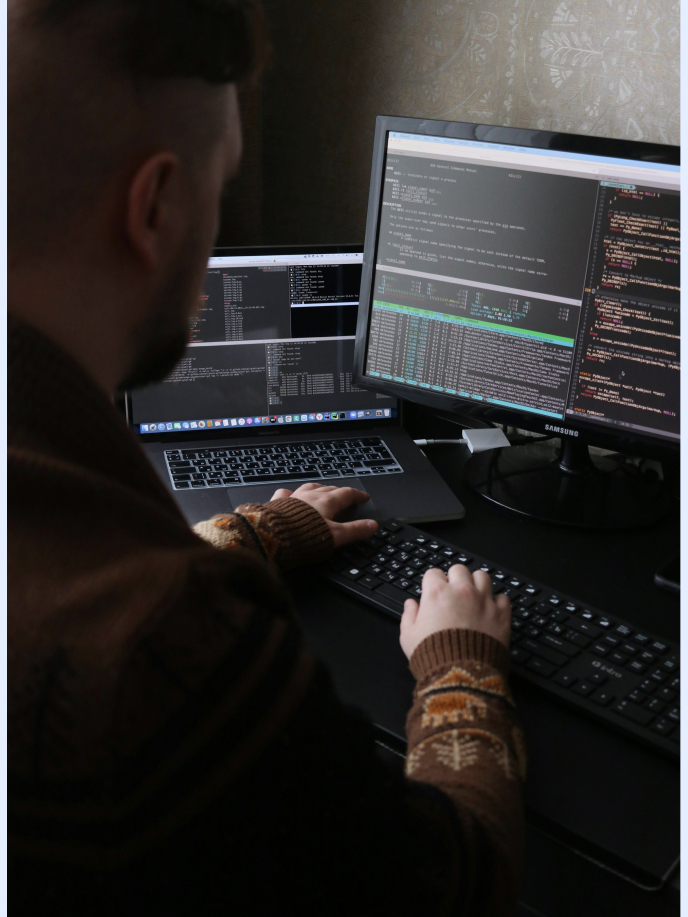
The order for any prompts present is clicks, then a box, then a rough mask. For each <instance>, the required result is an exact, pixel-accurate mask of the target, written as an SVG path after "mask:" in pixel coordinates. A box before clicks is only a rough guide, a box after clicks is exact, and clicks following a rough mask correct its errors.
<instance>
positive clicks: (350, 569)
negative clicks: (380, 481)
mask: <svg viewBox="0 0 688 917" xmlns="http://www.w3.org/2000/svg"><path fill="white" fill-rule="evenodd" d="M457 563H461V564H465V565H466V566H467V567H468V569H469V570H471V571H473V570H479V569H480V570H484V571H485V572H486V573H488V574H489V575H490V578H491V579H492V584H493V590H494V592H495V594H497V593H500V592H501V593H504V594H505V595H507V596H508V597H509V599H510V600H511V606H512V623H511V628H512V632H511V670H512V673H513V674H514V675H516V676H518V677H520V678H524V679H526V680H527V681H529V682H532V683H533V684H535V685H537V686H538V687H540V688H542V689H543V690H544V691H546V692H548V693H549V694H551V695H554V696H556V697H558V698H560V699H561V700H563V701H566V702H567V703H569V704H573V705H574V706H575V707H577V708H579V709H581V710H583V711H585V713H587V714H589V715H590V716H592V717H594V718H595V719H597V720H601V721H603V722H604V723H606V724H608V725H609V726H611V727H614V728H615V729H619V730H621V731H623V732H625V733H627V734H629V735H632V736H633V737H635V738H636V739H639V740H641V741H642V742H644V743H645V744H647V745H650V746H652V747H653V748H656V749H659V750H661V751H662V752H665V753H667V754H669V755H670V756H672V757H674V758H677V757H678V755H679V732H680V726H679V722H680V712H679V702H680V697H679V694H680V691H679V648H678V646H677V645H675V644H671V643H670V642H669V641H668V640H665V639H663V638H660V637H657V636H655V635H653V634H650V633H647V632H646V631H642V630H638V629H637V628H636V627H634V626H633V625H632V624H629V623H628V622H626V621H622V620H621V619H620V618H617V617H615V616H612V615H607V614H603V613H602V612H601V611H598V610H597V609H594V608H591V607H590V606H588V605H586V604H584V603H581V602H579V601H578V600H577V599H575V598H572V597H571V596H568V595H563V594H562V593H561V592H558V591H557V592H555V591H553V590H552V589H548V588H547V587H546V586H543V585H542V584H541V583H536V582H534V581H532V580H529V579H528V578H526V577H523V576H521V575H520V574H518V573H515V572H514V571H512V570H507V569H506V568H505V567H500V566H499V565H497V564H494V563H492V562H491V561H489V560H485V559H484V558H482V557H477V556H475V555H474V554H473V553H472V552H469V551H462V550H461V549H460V548H457V547H456V545H453V544H448V543H447V542H446V541H441V540H440V539H438V538H433V537H432V536H431V535H427V534H426V533H425V532H422V531H420V529H416V528H413V526H410V525H404V524H402V523H399V522H397V521H395V520H390V521H388V522H385V523H383V525H382V526H381V527H380V530H379V532H378V533H377V534H376V535H374V536H373V537H372V538H369V539H368V540H367V541H364V542H359V543H357V544H354V545H349V546H347V547H346V548H345V549H343V550H341V551H338V552H337V553H336V554H335V555H334V558H333V559H332V561H330V562H328V564H327V565H326V566H325V567H324V572H325V575H326V576H327V578H328V579H329V580H330V581H331V582H333V583H335V584H336V585H337V586H339V587H340V588H342V589H344V590H345V591H346V592H350V593H352V594H353V595H356V596H358V597H359V598H361V599H363V601H364V602H367V603H368V604H369V605H373V606H374V607H375V608H378V609H380V610H381V611H385V612H388V613H390V614H392V615H394V616H396V617H400V616H401V613H402V611H403V606H404V601H405V600H406V599H407V598H409V597H410V598H415V599H418V598H419V596H420V593H421V585H420V584H421V580H422V578H423V574H424V573H425V571H426V570H428V569H430V568H431V567H440V568H441V569H442V570H444V571H445V572H446V571H447V570H448V569H449V567H451V566H452V565H453V564H457Z"/></svg>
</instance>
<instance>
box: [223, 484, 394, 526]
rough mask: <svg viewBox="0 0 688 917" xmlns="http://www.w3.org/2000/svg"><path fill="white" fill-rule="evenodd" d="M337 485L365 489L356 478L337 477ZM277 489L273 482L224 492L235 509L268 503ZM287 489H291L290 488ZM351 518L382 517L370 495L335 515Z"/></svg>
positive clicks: (338, 519) (346, 519)
mask: <svg viewBox="0 0 688 917" xmlns="http://www.w3.org/2000/svg"><path fill="white" fill-rule="evenodd" d="M285 484H286V485H287V487H288V486H289V482H286V481H285ZM337 487H355V488H356V490H363V491H366V488H365V486H364V485H363V483H362V482H361V481H359V479H358V478H338V479H337ZM278 489H279V488H278V487H277V485H275V484H252V485H250V486H249V487H230V488H228V489H227V491H226V493H227V496H228V497H229V502H230V504H231V506H232V509H236V508H237V507H239V506H241V505H242V504H243V503H268V502H269V501H270V500H271V499H272V497H273V494H274V493H275V491H276V490H278ZM289 489H290V490H291V488H289ZM294 489H296V488H294ZM366 492H367V491H366ZM352 519H375V520H377V521H378V522H382V517H381V515H380V513H379V512H378V510H377V508H376V506H375V503H374V502H373V498H372V497H371V498H370V500H368V502H367V503H362V504H356V505H355V506H352V507H350V508H349V509H347V510H345V511H344V513H342V514H340V516H338V517H337V521H339V522H349V521H350V520H352Z"/></svg>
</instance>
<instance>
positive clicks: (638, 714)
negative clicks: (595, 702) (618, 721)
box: [612, 700, 655, 726]
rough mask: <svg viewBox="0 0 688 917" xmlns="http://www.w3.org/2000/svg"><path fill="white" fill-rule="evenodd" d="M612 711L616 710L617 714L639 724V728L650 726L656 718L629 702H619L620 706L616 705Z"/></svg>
mask: <svg viewBox="0 0 688 917" xmlns="http://www.w3.org/2000/svg"><path fill="white" fill-rule="evenodd" d="M612 710H615V711H616V712H617V713H620V714H621V715H622V716H625V717H626V718H627V719H629V720H632V721H633V722H634V723H637V724H638V726H648V725H649V724H650V723H651V722H652V720H653V719H654V718H655V717H654V714H653V713H650V711H649V710H645V709H644V708H643V707H638V706H637V705H636V704H632V703H630V701H627V700H622V701H619V703H618V704H615V705H614V706H613V707H612Z"/></svg>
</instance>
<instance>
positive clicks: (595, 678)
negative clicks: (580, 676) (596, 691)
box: [588, 672, 607, 685]
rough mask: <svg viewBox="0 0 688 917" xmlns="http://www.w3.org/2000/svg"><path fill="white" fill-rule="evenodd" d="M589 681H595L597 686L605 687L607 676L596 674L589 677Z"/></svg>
mask: <svg viewBox="0 0 688 917" xmlns="http://www.w3.org/2000/svg"><path fill="white" fill-rule="evenodd" d="M588 681H593V682H594V683H595V684H596V685H603V684H604V683H605V682H606V681H607V676H606V675H603V674H602V673H601V672H594V673H593V674H592V675H589V676H588Z"/></svg>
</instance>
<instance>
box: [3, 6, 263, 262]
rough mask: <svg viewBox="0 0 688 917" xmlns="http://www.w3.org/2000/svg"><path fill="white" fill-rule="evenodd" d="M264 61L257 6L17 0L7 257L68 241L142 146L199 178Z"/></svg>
mask: <svg viewBox="0 0 688 917" xmlns="http://www.w3.org/2000/svg"><path fill="white" fill-rule="evenodd" d="M268 55H269V43H268V40H267V30H266V26H265V20H264V16H263V11H262V7H261V5H260V0H10V3H9V9H8V68H7V72H8V93H7V98H8V242H9V245H8V249H9V252H10V254H17V255H18V254H19V253H21V252H27V251H33V252H37V251H39V250H41V249H42V248H43V247H44V246H45V245H51V244H55V243H58V242H59V241H60V240H65V239H66V238H67V231H68V230H69V229H70V228H71V227H72V226H74V225H78V222H79V220H80V219H83V217H84V216H87V215H88V213H89V212H91V211H92V210H93V208H94V207H95V206H96V204H97V201H98V199H99V195H101V194H102V192H103V189H104V187H105V185H106V183H107V181H108V180H109V179H110V177H111V176H112V175H113V173H114V172H115V171H116V170H117V169H126V168H127V164H130V163H132V162H134V161H135V160H136V157H137V155H143V154H144V153H145V151H146V150H147V151H149V152H150V151H151V150H153V149H170V150H172V151H174V152H176V153H178V155H179V156H180V159H181V161H182V162H183V163H184V164H185V165H186V166H187V167H188V170H189V173H190V174H192V175H193V174H201V172H200V170H201V169H203V168H204V164H205V162H206V159H205V158H204V157H205V156H206V155H207V151H208V150H209V149H210V147H211V145H212V144H213V143H214V142H215V141H216V140H217V138H218V137H219V136H220V134H221V133H222V130H223V129H224V117H225V114H226V108H225V105H226V88H225V87H226V86H227V85H228V84H231V83H241V82H242V81H246V80H250V79H251V78H253V77H255V76H257V75H258V73H259V72H260V71H261V70H262V68H263V66H264V64H265V62H266V60H267V58H268ZM194 170H195V172H194ZM64 244H67V243H66V242H65V243H64Z"/></svg>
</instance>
